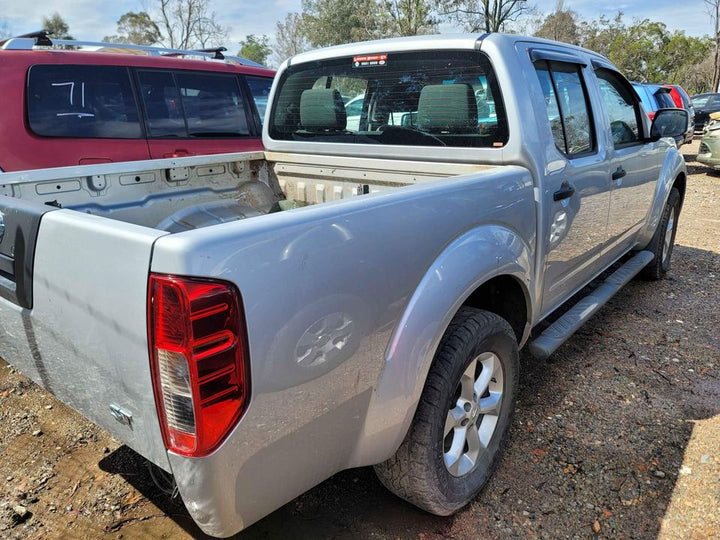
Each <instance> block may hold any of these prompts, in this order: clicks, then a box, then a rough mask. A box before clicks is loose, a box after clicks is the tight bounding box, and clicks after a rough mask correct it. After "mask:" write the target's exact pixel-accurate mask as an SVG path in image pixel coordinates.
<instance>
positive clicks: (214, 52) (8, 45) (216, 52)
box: [0, 30, 265, 67]
mask: <svg viewBox="0 0 720 540" xmlns="http://www.w3.org/2000/svg"><path fill="white" fill-rule="evenodd" d="M49 34H50V32H48V31H47V30H39V31H37V32H31V33H29V34H23V35H22V36H16V37H12V38H8V39H6V40H5V41H0V48H2V49H6V50H32V49H34V48H35V47H58V46H63V47H74V48H80V47H97V48H99V49H124V50H127V51H140V52H145V53H147V54H148V55H150V56H172V57H179V56H196V57H200V58H203V59H207V60H225V61H230V62H234V63H238V64H241V65H243V66H250V67H265V66H263V65H262V64H260V63H258V62H253V61H252V60H248V59H247V58H242V57H239V56H225V55H224V54H223V52H225V51H227V49H226V48H225V47H214V48H210V49H195V50H191V49H190V50H189V49H170V48H166V47H152V46H150V45H134V44H130V43H106V42H104V41H79V40H74V39H50V37H49Z"/></svg>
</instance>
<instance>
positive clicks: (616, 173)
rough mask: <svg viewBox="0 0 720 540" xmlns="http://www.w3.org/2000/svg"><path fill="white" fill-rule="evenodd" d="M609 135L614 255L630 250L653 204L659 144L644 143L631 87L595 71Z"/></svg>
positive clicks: (611, 74) (610, 221)
mask: <svg viewBox="0 0 720 540" xmlns="http://www.w3.org/2000/svg"><path fill="white" fill-rule="evenodd" d="M595 75H596V77H597V79H598V84H599V88H600V94H601V95H602V98H603V105H604V108H605V111H604V114H605V115H606V116H607V125H609V126H610V132H611V135H612V145H613V151H612V160H611V167H610V179H611V181H612V194H611V196H610V214H609V219H608V236H609V240H610V247H611V248H613V250H614V251H623V250H626V249H628V248H630V247H632V243H633V242H634V239H635V236H636V234H637V232H638V230H639V229H640V228H641V227H642V226H643V225H644V224H645V221H646V219H647V214H648V212H649V211H650V206H651V204H652V201H653V198H654V194H655V185H656V181H657V179H658V177H659V175H660V167H661V165H662V160H661V159H660V158H659V156H658V155H657V154H658V153H659V152H660V151H661V150H660V144H658V143H649V142H646V138H645V130H646V124H645V119H644V117H643V114H642V110H641V108H640V103H639V101H638V99H637V96H636V94H635V92H634V91H633V90H632V87H631V86H630V83H629V82H627V81H626V80H625V78H624V77H623V76H622V75H620V74H619V73H617V72H616V71H614V70H611V69H607V68H598V69H597V70H596V71H595Z"/></svg>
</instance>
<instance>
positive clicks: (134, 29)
mask: <svg viewBox="0 0 720 540" xmlns="http://www.w3.org/2000/svg"><path fill="white" fill-rule="evenodd" d="M117 31H118V35H115V36H107V37H105V38H103V41H107V42H110V43H133V44H135V45H154V44H155V43H158V42H159V41H161V40H162V38H163V37H162V34H161V33H160V29H159V28H158V25H157V24H155V23H154V22H153V21H152V19H151V18H150V15H148V14H147V12H145V11H140V12H139V13H134V12H132V11H128V12H127V13H125V15H123V16H122V17H120V18H119V19H118V21H117Z"/></svg>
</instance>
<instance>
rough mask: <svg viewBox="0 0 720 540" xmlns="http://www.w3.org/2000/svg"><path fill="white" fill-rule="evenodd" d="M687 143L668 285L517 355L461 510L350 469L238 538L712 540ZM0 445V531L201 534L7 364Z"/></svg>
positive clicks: (706, 352) (716, 360) (704, 350)
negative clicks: (505, 423)
mask: <svg viewBox="0 0 720 540" xmlns="http://www.w3.org/2000/svg"><path fill="white" fill-rule="evenodd" d="M697 148H698V141H695V142H694V144H692V145H688V146H686V147H684V152H685V154H686V160H687V162H688V172H689V173H690V174H689V178H688V187H687V195H686V200H685V207H684V210H683V214H682V216H681V219H680V227H679V231H678V235H677V245H676V248H675V252H674V255H673V269H672V271H671V272H670V274H669V276H668V278H667V279H666V280H664V281H662V282H660V283H646V282H641V281H634V282H632V283H631V284H630V285H628V286H627V287H626V288H625V289H624V290H623V291H621V292H620V293H619V294H618V295H617V296H616V297H615V298H613V299H612V300H611V301H610V303H609V304H608V305H607V306H606V307H605V308H604V309H603V310H602V311H601V312H600V313H598V314H597V315H596V316H595V317H594V318H593V319H592V320H591V321H590V322H589V323H588V324H587V325H586V326H585V327H583V328H582V329H581V330H580V331H579V332H578V333H577V334H576V335H575V336H574V337H573V338H572V339H570V340H569V341H568V342H567V343H566V344H565V345H564V346H563V347H562V348H561V349H559V350H558V352H557V353H556V354H555V355H553V357H552V358H551V359H550V360H549V361H548V362H538V361H536V360H534V359H532V358H531V357H530V356H529V355H527V353H525V354H523V357H522V365H523V373H522V374H521V382H520V394H519V395H520V401H519V404H518V410H517V414H516V415H515V418H514V423H513V426H512V430H511V435H510V440H509V444H508V446H507V449H506V452H505V454H504V456H503V459H502V461H501V463H500V467H499V468H498V471H497V472H496V474H495V475H494V477H493V478H492V480H491V481H490V482H489V484H488V485H487V487H486V488H485V489H484V490H483V492H482V493H481V494H480V496H479V497H478V498H477V499H476V500H475V501H474V502H473V503H472V504H470V505H469V506H468V507H467V508H465V509H464V510H463V511H461V512H460V513H459V514H457V515H456V516H455V517H452V518H438V517H434V516H430V515H428V514H425V513H423V512H421V511H419V510H417V509H415V508H414V507H412V506H410V505H408V504H406V503H404V502H402V501H400V500H398V499H396V498H395V497H393V496H392V495H390V494H389V493H387V492H386V491H385V490H384V489H383V488H382V487H381V486H380V484H379V482H378V481H377V480H376V479H375V477H374V475H373V472H372V470H371V469H368V468H365V469H356V470H351V471H345V472H343V473H340V474H338V475H336V476H334V477H333V478H331V479H330V480H328V481H326V482H324V483H322V484H321V485H319V486H317V487H316V488H315V489H313V490H311V491H310V492H308V493H306V494H304V495H302V496H301V497H299V498H297V499H295V500H294V501H292V502H290V503H289V504H287V505H286V506H284V507H283V508H281V509H279V510H277V511H276V512H274V513H273V514H271V515H270V516H268V517H266V518H265V519H263V520H262V521H260V522H259V523H257V524H255V525H253V526H252V527H250V528H249V529H248V530H246V531H245V532H244V533H242V534H241V535H239V536H238V537H239V538H247V539H250V538H275V537H278V536H284V537H292V538H368V537H371V536H372V537H374V538H422V539H433V538H447V537H453V538H478V537H489V538H520V537H522V538H592V537H595V538H656V537H660V538H667V539H674V538H697V539H701V538H717V537H720V334H719V333H718V327H720V310H719V309H718V303H719V302H720V173H712V172H708V170H707V169H705V168H704V167H702V166H701V165H700V164H698V163H697V162H695V161H694V159H695V154H696V153H697ZM7 360H9V361H12V359H11V358H9V359H7ZM0 362H2V361H0ZM0 452H1V453H2V456H3V457H2V459H1V460H0V479H3V478H4V479H5V483H4V484H3V485H2V486H1V487H0V537H5V538H55V537H65V538H67V537H85V538H96V537H108V538H120V537H125V538H143V537H147V538H191V537H202V535H201V534H200V532H199V531H198V530H197V528H196V527H195V526H194V525H193V523H192V521H191V520H190V519H189V517H188V516H187V513H186V511H185V510H184V507H183V505H182V503H181V502H180V501H179V500H177V499H175V500H173V499H171V498H170V497H168V496H167V495H165V494H164V493H163V492H161V491H160V490H159V489H158V488H156V487H155V486H154V484H153V483H152V482H151V481H150V480H149V476H148V474H147V469H146V468H145V465H144V463H143V460H142V459H141V458H140V457H139V456H138V455H137V454H135V453H134V452H132V451H131V450H129V449H128V448H126V447H124V446H121V445H120V444H119V443H117V442H116V441H114V440H113V439H111V438H110V437H109V436H108V435H107V434H106V433H105V432H103V431H102V430H100V429H99V428H97V427H95V426H93V425H92V424H90V423H89V422H87V421H86V420H84V419H83V418H82V417H81V416H79V415H78V414H76V413H75V412H73V411H72V410H70V409H69V408H67V407H65V406H64V405H63V404H62V403H60V402H58V401H57V400H55V399H54V398H53V397H52V396H51V395H49V394H48V393H46V392H44V391H43V390H41V389H40V388H38V387H37V386H36V385H34V384H33V383H32V382H30V381H29V380H28V379H27V378H25V377H24V376H23V375H21V374H20V373H18V372H16V371H15V370H14V369H13V368H12V367H11V366H8V365H6V364H5V363H0Z"/></svg>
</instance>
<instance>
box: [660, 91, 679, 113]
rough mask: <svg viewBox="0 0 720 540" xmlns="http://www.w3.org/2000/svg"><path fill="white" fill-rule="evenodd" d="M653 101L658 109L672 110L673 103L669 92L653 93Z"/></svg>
mask: <svg viewBox="0 0 720 540" xmlns="http://www.w3.org/2000/svg"><path fill="white" fill-rule="evenodd" d="M655 100H656V101H657V104H658V109H674V108H675V102H674V101H673V99H672V96H671V95H670V93H669V92H665V91H663V90H659V91H657V92H655Z"/></svg>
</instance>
